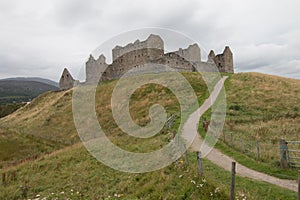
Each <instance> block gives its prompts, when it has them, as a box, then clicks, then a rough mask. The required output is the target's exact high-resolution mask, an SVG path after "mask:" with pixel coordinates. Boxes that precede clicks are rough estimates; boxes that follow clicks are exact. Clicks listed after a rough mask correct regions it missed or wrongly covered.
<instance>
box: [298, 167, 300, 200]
mask: <svg viewBox="0 0 300 200" xmlns="http://www.w3.org/2000/svg"><path fill="white" fill-rule="evenodd" d="M298 200H300V170H299V172H298Z"/></svg>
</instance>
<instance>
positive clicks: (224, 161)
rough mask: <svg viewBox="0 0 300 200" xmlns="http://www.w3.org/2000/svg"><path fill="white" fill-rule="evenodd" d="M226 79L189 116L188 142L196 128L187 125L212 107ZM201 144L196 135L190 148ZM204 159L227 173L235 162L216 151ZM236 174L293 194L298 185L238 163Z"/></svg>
mask: <svg viewBox="0 0 300 200" xmlns="http://www.w3.org/2000/svg"><path fill="white" fill-rule="evenodd" d="M226 78H227V77H223V78H222V79H221V80H220V81H219V82H218V83H217V84H216V86H215V88H214V91H213V92H212V93H211V95H210V97H209V98H208V99H207V100H206V101H205V102H204V104H203V105H202V106H201V107H200V108H198V109H197V110H196V111H195V112H194V113H192V114H191V115H190V117H189V119H188V120H187V122H186V125H185V126H184V129H183V134H182V135H183V136H184V138H185V139H187V140H189V139H190V138H189V137H192V136H191V135H194V134H191V133H193V131H197V127H195V126H189V125H192V124H198V123H195V122H198V121H199V116H201V115H202V114H203V113H204V112H205V111H207V110H208V109H209V108H210V107H211V106H212V104H213V103H214V102H215V100H216V97H217V95H218V94H219V92H220V91H221V89H222V87H223V85H224V82H225V80H226ZM202 143H203V141H202V139H201V137H200V135H199V134H198V133H197V134H196V137H195V138H194V141H193V143H192V145H191V147H190V148H191V149H192V150H193V151H199V150H200V148H201V145H202ZM206 158H207V159H208V160H210V161H211V162H213V163H214V164H216V165H218V166H219V167H222V168H223V169H225V170H227V171H230V170H231V163H232V162H233V161H235V160H234V159H232V158H231V157H229V156H227V155H225V154H223V153H221V152H220V151H218V150H217V149H212V151H211V152H210V153H209V154H208V156H207V157H206ZM235 162H236V161H235ZM236 172H237V174H238V175H239V176H242V177H247V178H251V179H255V180H259V181H264V182H268V183H271V184H274V185H277V186H280V187H283V188H287V189H289V190H292V191H295V192H297V191H298V185H297V182H296V181H293V180H283V179H279V178H275V177H272V176H269V175H267V174H264V173H261V172H257V171H255V170H252V169H249V168H247V167H245V166H243V165H241V164H239V163H238V162H236Z"/></svg>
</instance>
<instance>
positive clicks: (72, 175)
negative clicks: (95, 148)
mask: <svg viewBox="0 0 300 200" xmlns="http://www.w3.org/2000/svg"><path fill="white" fill-rule="evenodd" d="M14 170H16V171H17V181H8V183H7V184H6V185H5V186H2V187H1V188H0V198H1V199H19V198H20V197H21V195H22V190H21V189H20V186H25V182H28V183H27V186H28V187H29V191H28V194H27V198H34V197H35V196H36V195H40V196H41V197H59V199H64V198H72V199H105V198H108V197H109V196H110V197H112V198H111V199H116V198H114V195H115V194H119V195H121V196H122V199H228V198H229V187H230V186H229V185H230V184H229V183H230V172H227V171H225V170H223V169H220V168H219V167H217V166H215V165H214V164H212V163H210V162H209V161H207V160H204V177H199V176H198V175H197V164H196V155H195V154H194V153H189V165H188V166H187V167H186V166H185V163H184V160H182V159H179V160H178V161H176V162H175V163H173V164H172V165H170V166H168V167H166V168H164V169H161V170H158V171H155V172H148V173H144V174H129V173H124V172H119V171H115V170H113V169H111V168H109V167H106V166H104V165H103V164H101V163H100V162H98V161H97V160H96V159H95V158H93V157H92V156H91V155H90V154H89V153H88V152H87V151H86V150H85V149H84V148H83V147H82V146H81V145H75V146H74V147H72V148H71V149H68V150H66V151H61V152H59V153H57V154H53V155H51V156H50V157H45V158H41V159H40V160H38V161H35V162H34V161H33V162H29V163H26V164H24V165H22V166H20V167H18V168H16V169H10V170H8V171H7V170H6V171H2V173H3V172H5V173H6V174H11V173H12V171H14ZM200 184H201V185H200ZM217 188H218V189H217ZM217 191H219V192H217ZM62 192H63V194H62ZM211 193H212V196H211ZM242 194H244V195H245V196H246V197H247V199H295V198H296V197H297V194H296V193H295V192H291V191H288V190H285V189H282V188H279V187H276V186H272V185H270V184H267V183H262V182H258V181H253V180H249V179H246V178H241V177H236V196H240V197H241V196H242Z"/></svg>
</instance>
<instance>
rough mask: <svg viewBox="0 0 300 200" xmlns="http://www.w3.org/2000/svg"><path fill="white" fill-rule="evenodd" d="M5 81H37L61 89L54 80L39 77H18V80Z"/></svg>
mask: <svg viewBox="0 0 300 200" xmlns="http://www.w3.org/2000/svg"><path fill="white" fill-rule="evenodd" d="M3 80H13V81H35V82H40V83H45V84H48V85H52V86H55V87H59V85H58V83H57V82H54V81H52V80H49V79H45V78H39V77H16V78H7V79H3Z"/></svg>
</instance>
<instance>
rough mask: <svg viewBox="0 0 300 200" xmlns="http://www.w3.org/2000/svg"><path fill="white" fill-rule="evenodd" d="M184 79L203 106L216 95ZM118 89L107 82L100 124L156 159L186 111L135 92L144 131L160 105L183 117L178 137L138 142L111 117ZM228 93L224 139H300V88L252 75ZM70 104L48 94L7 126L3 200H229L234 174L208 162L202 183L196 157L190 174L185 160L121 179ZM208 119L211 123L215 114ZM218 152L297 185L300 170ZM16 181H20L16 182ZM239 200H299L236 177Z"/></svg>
mask: <svg viewBox="0 0 300 200" xmlns="http://www.w3.org/2000/svg"><path fill="white" fill-rule="evenodd" d="M183 75H184V76H185V77H186V79H187V80H188V81H189V82H190V84H191V85H192V87H193V89H194V91H195V93H196V95H197V97H198V103H199V104H202V103H203V101H204V100H205V99H206V98H207V97H208V95H209V93H208V90H207V88H206V86H205V83H204V81H203V80H202V78H201V77H200V76H199V75H198V74H196V73H183ZM116 83H117V81H108V82H105V83H103V84H101V85H99V86H98V88H97V93H96V110H97V117H98V120H99V123H100V124H101V126H102V128H103V129H104V130H105V132H106V135H107V136H108V138H109V139H110V140H111V141H112V142H113V143H115V144H116V145H118V146H119V147H121V148H123V149H125V150H128V151H132V152H150V151H153V150H156V149H159V148H161V147H162V146H164V145H165V144H167V143H169V142H170V140H171V139H172V137H173V131H174V130H175V128H178V127H179V123H180V121H179V116H180V107H179V103H178V100H177V98H176V97H175V95H174V94H173V93H172V92H171V91H170V90H169V89H167V88H165V87H162V86H158V85H155V84H148V85H145V86H143V87H141V88H139V89H138V90H136V91H135V92H134V94H133V95H132V97H131V101H130V114H131V117H132V118H133V120H134V121H135V122H136V123H137V124H139V125H141V126H145V125H146V124H147V123H149V122H150V118H149V113H148V111H149V108H150V107H151V106H152V105H153V104H154V103H159V104H161V105H163V106H164V108H165V110H166V113H167V116H168V117H169V116H170V115H171V114H174V113H175V114H176V115H177V117H176V120H175V124H174V127H173V130H168V129H167V128H163V129H162V130H161V131H160V132H159V133H158V134H157V135H156V136H154V137H151V138H149V139H147V140H146V139H141V138H133V137H131V136H129V135H127V134H125V133H123V132H122V130H120V128H119V127H118V126H117V124H116V122H115V121H114V119H113V116H112V113H111V106H110V98H111V93H112V91H113V89H114V87H115V85H116ZM277 84H278V87H277ZM225 88H226V94H227V104H228V107H227V108H228V109H227V119H226V124H225V129H224V133H225V134H227V135H230V133H231V132H232V134H233V135H234V138H238V139H244V140H245V141H256V140H259V141H260V143H261V145H264V144H272V145H274V147H276V140H277V139H278V138H281V137H283V136H285V137H286V138H287V139H290V140H292V139H293V140H296V139H297V132H298V131H299V125H298V126H297V122H299V112H298V109H300V108H299V104H298V102H299V92H300V87H299V81H297V80H291V79H285V78H279V77H274V76H267V75H262V74H256V73H245V74H235V75H230V77H229V79H228V80H227V81H226V84H225ZM287 90H290V91H287ZM259 95H261V96H259ZM282 95H283V96H284V97H285V98H282V97H281V96H282ZM258 96H259V98H257V97H258ZM71 99H72V91H61V92H48V93H45V94H43V95H41V96H39V97H38V98H36V99H35V100H34V101H33V102H32V103H30V104H29V105H27V106H25V107H22V108H21V109H19V110H17V111H16V112H14V113H13V114H11V115H9V116H7V117H4V118H2V119H0V131H1V151H0V156H1V157H0V160H1V161H2V163H1V165H2V167H3V169H2V170H1V173H2V174H3V173H5V174H6V175H7V176H8V177H9V178H8V180H7V181H6V184H5V185H4V186H3V187H1V189H0V199H19V198H21V197H22V196H23V197H24V196H27V198H34V197H36V195H40V197H49V198H50V199H51V198H52V197H53V198H55V197H57V198H59V199H63V198H66V197H68V198H72V199H118V198H121V199H195V198H201V199H228V197H229V187H230V173H229V172H226V171H224V170H222V169H220V168H218V167H217V166H215V165H214V164H212V163H210V162H209V161H207V160H204V166H205V170H204V173H205V176H204V177H199V176H198V174H197V164H196V155H195V154H194V153H192V152H190V153H189V164H188V165H187V166H186V165H185V162H186V161H185V159H184V158H181V159H179V160H178V161H176V162H175V163H173V164H172V165H170V166H168V167H166V168H164V169H161V170H159V171H155V172H149V173H145V174H129V173H123V172H118V171H115V170H113V169H111V168H109V167H106V166H105V165H103V164H101V163H100V162H98V161H97V160H96V159H95V158H93V157H92V156H91V155H90V154H89V153H88V152H87V151H86V150H85V148H84V147H83V146H82V144H81V143H80V142H79V138H78V135H77V132H76V129H75V125H74V122H73V116H72V112H71V111H72V104H71ZM205 116H206V117H207V118H209V116H210V113H209V112H207V113H206V115H205ZM279 122H282V123H283V122H285V123H286V124H284V123H283V124H281V123H279ZM200 124H201V123H200ZM201 129H202V128H201V127H200V128H199V131H200V133H202V130H201ZM279 130H280V131H279ZM283 130H285V132H284V134H283V133H282V132H281V131H283ZM274 141H275V143H274ZM273 143H274V144H273ZM2 147H5V148H2ZM217 147H218V148H220V149H221V150H222V151H224V152H226V153H227V154H229V155H231V156H233V157H236V158H238V159H237V160H238V161H239V162H240V161H241V163H242V164H245V165H250V164H252V165H255V166H251V168H259V170H261V171H264V170H266V171H267V169H268V168H270V167H271V168H272V169H273V170H277V173H280V174H281V175H287V176H292V177H294V174H296V170H287V171H288V172H285V171H280V170H279V167H278V165H275V164H276V163H275V162H276V161H278V159H279V157H276V156H275V155H274V156H273V157H270V158H269V157H268V156H266V157H262V158H261V160H255V155H254V157H253V156H252V155H251V154H249V155H248V154H247V155H246V154H242V153H240V152H238V145H236V147H234V148H232V147H231V146H230V145H229V144H228V143H226V141H225V142H222V140H221V138H220V142H219V143H218V144H217ZM276 148H277V147H276ZM263 152H264V151H263ZM263 152H262V155H263ZM266 152H267V151H266ZM36 154H39V157H38V159H37V160H28V161H25V162H24V163H23V164H21V165H18V166H10V167H7V166H9V165H10V163H11V162H15V161H17V160H22V159H26V158H27V157H30V156H32V155H36ZM267 155H268V153H267ZM14 173H15V174H16V180H12V179H14V178H11V177H13V176H12V174H14ZM285 173H286V174H285ZM294 178H295V177H294ZM20 186H22V187H20ZM236 195H237V197H238V198H239V199H243V197H244V196H246V198H247V199H295V198H296V195H297V194H296V193H294V192H291V191H288V190H285V189H282V188H278V187H276V186H272V185H270V184H267V183H262V182H258V181H253V180H249V179H246V178H241V177H237V192H236Z"/></svg>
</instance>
